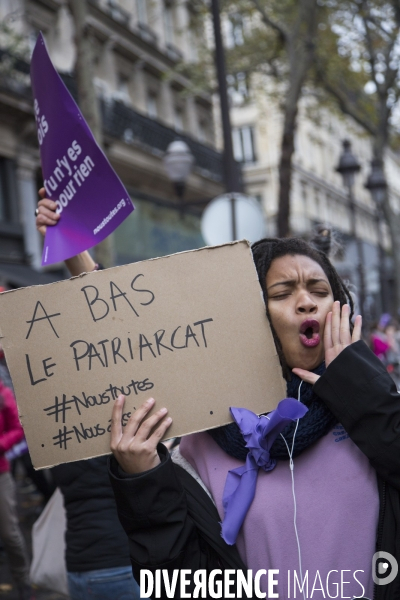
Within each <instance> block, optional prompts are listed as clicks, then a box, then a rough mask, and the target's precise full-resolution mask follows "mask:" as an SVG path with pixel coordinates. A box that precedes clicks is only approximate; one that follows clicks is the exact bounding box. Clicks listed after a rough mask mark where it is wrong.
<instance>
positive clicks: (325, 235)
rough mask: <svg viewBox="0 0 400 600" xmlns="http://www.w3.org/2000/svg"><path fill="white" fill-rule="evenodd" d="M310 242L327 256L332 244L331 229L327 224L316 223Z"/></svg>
mask: <svg viewBox="0 0 400 600" xmlns="http://www.w3.org/2000/svg"><path fill="white" fill-rule="evenodd" d="M310 244H311V245H312V246H314V248H316V249H317V250H319V251H320V252H323V253H324V254H325V255H326V256H329V253H330V251H331V246H332V229H331V228H330V227H329V225H323V224H322V225H317V226H316V228H315V229H314V234H313V236H312V238H311V240H310Z"/></svg>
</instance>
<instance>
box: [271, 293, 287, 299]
mask: <svg viewBox="0 0 400 600" xmlns="http://www.w3.org/2000/svg"><path fill="white" fill-rule="evenodd" d="M288 296H290V292H285V293H282V294H278V295H277V296H272V300H283V298H287V297H288Z"/></svg>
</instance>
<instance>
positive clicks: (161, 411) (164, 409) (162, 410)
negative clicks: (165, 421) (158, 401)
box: [160, 408, 168, 415]
mask: <svg viewBox="0 0 400 600" xmlns="http://www.w3.org/2000/svg"><path fill="white" fill-rule="evenodd" d="M166 412H168V410H167V409H166V408H161V409H160V414H161V415H165V413H166Z"/></svg>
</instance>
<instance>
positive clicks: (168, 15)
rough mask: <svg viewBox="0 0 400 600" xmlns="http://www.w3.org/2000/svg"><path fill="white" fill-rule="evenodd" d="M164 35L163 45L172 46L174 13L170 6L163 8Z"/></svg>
mask: <svg viewBox="0 0 400 600" xmlns="http://www.w3.org/2000/svg"><path fill="white" fill-rule="evenodd" d="M164 34H165V43H166V44H173V43H174V38H175V36H174V13H173V8H172V6H165V7H164Z"/></svg>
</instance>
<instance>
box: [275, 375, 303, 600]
mask: <svg viewBox="0 0 400 600" xmlns="http://www.w3.org/2000/svg"><path fill="white" fill-rule="evenodd" d="M302 383H303V382H302V381H301V383H300V386H299V391H298V396H297V401H298V402H300V390H301V386H302ZM299 420H300V419H297V423H296V427H295V430H294V433H293V441H292V448H291V450H290V449H289V446H288V443H287V441H286V440H285V438H284V437H283V435H282V434H280V435H281V438H282V439H283V441H284V442H285V445H286V448H287V451H288V454H289V467H290V474H291V477H292V494H293V503H294V518H293V522H294V532H295V534H296V542H297V552H298V555H299V568H300V577H301V585H302V590H301V591H302V592H303V599H304V600H306V596H305V589H304V584H303V567H302V564H301V550H300V540H299V533H298V531H297V505H296V493H295V491H294V462H293V449H294V440H295V437H296V433H297V428H298V426H299Z"/></svg>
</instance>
